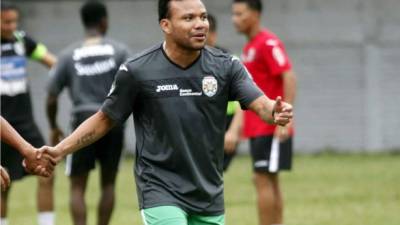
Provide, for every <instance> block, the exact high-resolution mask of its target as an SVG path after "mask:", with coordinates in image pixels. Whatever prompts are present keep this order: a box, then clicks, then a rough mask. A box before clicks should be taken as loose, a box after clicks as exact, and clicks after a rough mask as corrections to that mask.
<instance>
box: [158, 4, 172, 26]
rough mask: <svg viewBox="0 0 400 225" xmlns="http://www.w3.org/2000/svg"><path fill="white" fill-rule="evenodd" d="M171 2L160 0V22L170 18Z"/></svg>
mask: <svg viewBox="0 0 400 225" xmlns="http://www.w3.org/2000/svg"><path fill="white" fill-rule="evenodd" d="M170 1H171V0H158V22H160V21H161V20H162V19H166V18H169V2H170Z"/></svg>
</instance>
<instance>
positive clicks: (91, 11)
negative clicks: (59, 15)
mask: <svg viewBox="0 0 400 225" xmlns="http://www.w3.org/2000/svg"><path fill="white" fill-rule="evenodd" d="M104 18H107V8H106V6H105V5H104V4H103V3H102V2H100V1H96V0H89V1H87V2H86V3H85V4H83V6H82V7H81V19H82V23H83V25H84V26H85V27H86V28H92V27H95V26H97V25H99V24H100V22H101V21H102V19H104Z"/></svg>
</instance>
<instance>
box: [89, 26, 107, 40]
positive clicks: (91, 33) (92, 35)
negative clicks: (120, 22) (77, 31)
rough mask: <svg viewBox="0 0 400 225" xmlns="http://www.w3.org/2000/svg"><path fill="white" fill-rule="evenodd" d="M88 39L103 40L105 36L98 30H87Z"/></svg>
mask: <svg viewBox="0 0 400 225" xmlns="http://www.w3.org/2000/svg"><path fill="white" fill-rule="evenodd" d="M85 33H86V35H85V36H86V39H91V38H101V37H103V34H102V33H101V32H100V31H99V30H98V29H95V28H93V29H86V31H85Z"/></svg>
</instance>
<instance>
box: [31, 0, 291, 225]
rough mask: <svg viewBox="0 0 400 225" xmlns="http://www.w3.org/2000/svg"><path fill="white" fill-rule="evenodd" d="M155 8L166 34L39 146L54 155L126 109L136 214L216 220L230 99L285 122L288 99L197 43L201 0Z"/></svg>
mask: <svg viewBox="0 0 400 225" xmlns="http://www.w3.org/2000/svg"><path fill="white" fill-rule="evenodd" d="M158 9H159V10H158V11H159V24H160V27H161V29H162V31H163V33H164V42H163V43H158V44H156V45H154V46H153V47H151V48H149V49H147V50H145V51H143V52H142V53H139V54H137V55H136V56H135V57H133V58H131V59H129V60H128V61H127V62H126V63H124V64H123V65H122V66H121V67H120V69H119V71H118V73H117V75H116V78H115V82H114V84H113V87H112V88H111V91H110V94H109V95H108V97H107V99H106V100H105V102H104V104H103V106H102V107H101V109H100V110H99V111H98V112H97V113H96V114H94V115H93V116H91V117H90V118H88V119H87V120H86V121H84V122H83V123H82V124H81V125H80V126H79V127H78V128H77V129H76V130H75V131H74V132H73V133H72V134H71V135H70V136H68V137H67V138H65V139H64V140H63V141H61V142H60V143H59V144H57V145H56V146H54V147H47V146H44V147H43V148H41V149H40V151H39V153H41V152H47V153H49V154H52V155H53V157H54V158H56V159H57V160H60V159H61V158H62V157H63V156H65V155H66V154H69V153H72V152H75V151H77V150H79V149H81V148H83V147H85V146H87V145H89V144H91V143H93V142H95V141H96V140H98V139H99V138H101V137H102V136H104V135H105V134H106V133H108V132H109V131H110V130H111V129H112V128H113V127H114V126H115V125H117V124H121V123H124V122H125V121H126V119H127V118H128V117H129V116H130V115H131V114H133V117H134V120H135V121H134V122H135V123H134V124H135V133H136V140H137V141H136V160H135V180H136V185H137V194H138V200H139V207H140V209H141V214H142V217H143V221H144V224H146V225H156V224H163V225H211V224H213V225H223V224H224V223H225V222H224V221H225V217H224V194H223V180H222V178H223V146H224V134H225V126H226V108H227V104H228V101H230V100H237V101H239V102H240V104H241V106H242V107H243V108H248V109H250V110H253V111H255V112H257V114H258V115H259V116H261V117H262V118H263V119H264V121H265V122H269V123H275V124H279V125H285V124H287V123H288V122H290V120H291V118H292V116H293V114H292V106H291V105H290V104H288V103H285V102H283V101H282V100H281V98H280V97H277V98H276V101H273V100H271V99H269V98H268V97H266V96H265V95H264V94H263V93H262V92H261V91H260V90H259V88H257V86H256V85H255V84H254V82H253V81H252V80H251V78H250V77H249V74H248V73H247V71H246V69H245V68H244V67H243V65H242V64H241V62H240V61H239V60H238V59H236V58H234V57H232V56H230V55H228V54H225V53H223V52H222V51H220V50H217V49H215V48H209V47H205V43H206V37H207V33H208V26H209V24H208V20H207V10H206V8H205V6H204V4H203V2H202V1H201V0H182V1H176V0H159V2H158ZM38 157H39V158H40V154H38Z"/></svg>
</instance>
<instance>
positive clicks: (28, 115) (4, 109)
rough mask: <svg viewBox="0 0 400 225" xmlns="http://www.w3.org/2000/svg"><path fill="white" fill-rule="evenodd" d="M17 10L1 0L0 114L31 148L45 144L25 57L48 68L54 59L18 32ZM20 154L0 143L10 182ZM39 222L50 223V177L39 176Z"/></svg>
mask: <svg viewBox="0 0 400 225" xmlns="http://www.w3.org/2000/svg"><path fill="white" fill-rule="evenodd" d="M18 19H19V12H18V9H17V8H16V7H15V6H14V5H12V4H11V3H7V2H5V1H2V2H1V79H0V82H1V90H0V92H1V115H2V116H3V117H4V118H5V119H6V120H7V121H8V122H9V123H10V124H11V125H12V126H13V127H14V128H15V129H16V130H17V132H18V133H20V134H21V136H22V137H23V138H24V139H26V140H27V141H28V142H29V143H31V144H32V145H33V146H34V147H39V146H42V145H44V140H43V137H42V135H41V134H40V132H39V130H38V128H37V126H36V124H35V122H34V119H33V113H32V103H31V97H30V91H29V85H28V77H27V76H28V74H27V71H26V67H27V61H28V59H32V60H35V61H38V62H40V63H41V64H43V65H45V66H46V67H48V68H50V67H51V66H52V65H53V64H54V63H55V61H56V59H55V57H54V56H53V55H52V54H51V53H50V52H48V51H47V50H46V47H45V46H44V45H43V44H40V43H37V42H36V41H34V40H33V39H32V38H31V37H29V36H28V35H27V34H26V33H25V32H23V31H18V30H17V25H18ZM22 159H23V156H22V155H21V154H20V153H19V152H18V151H16V150H15V149H14V148H12V147H11V146H9V145H8V144H6V143H3V142H1V165H3V166H4V167H5V168H7V170H8V172H9V173H10V178H11V180H12V181H15V180H20V179H22V178H23V177H24V176H25V175H26V172H25V171H24V168H23V167H22V165H21V162H22ZM8 191H9V189H8V190H7V191H5V192H1V206H2V207H1V224H2V225H4V224H6V212H7V200H8ZM38 208H39V218H38V220H39V224H40V225H53V224H54V214H53V178H44V177H39V188H38Z"/></svg>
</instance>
